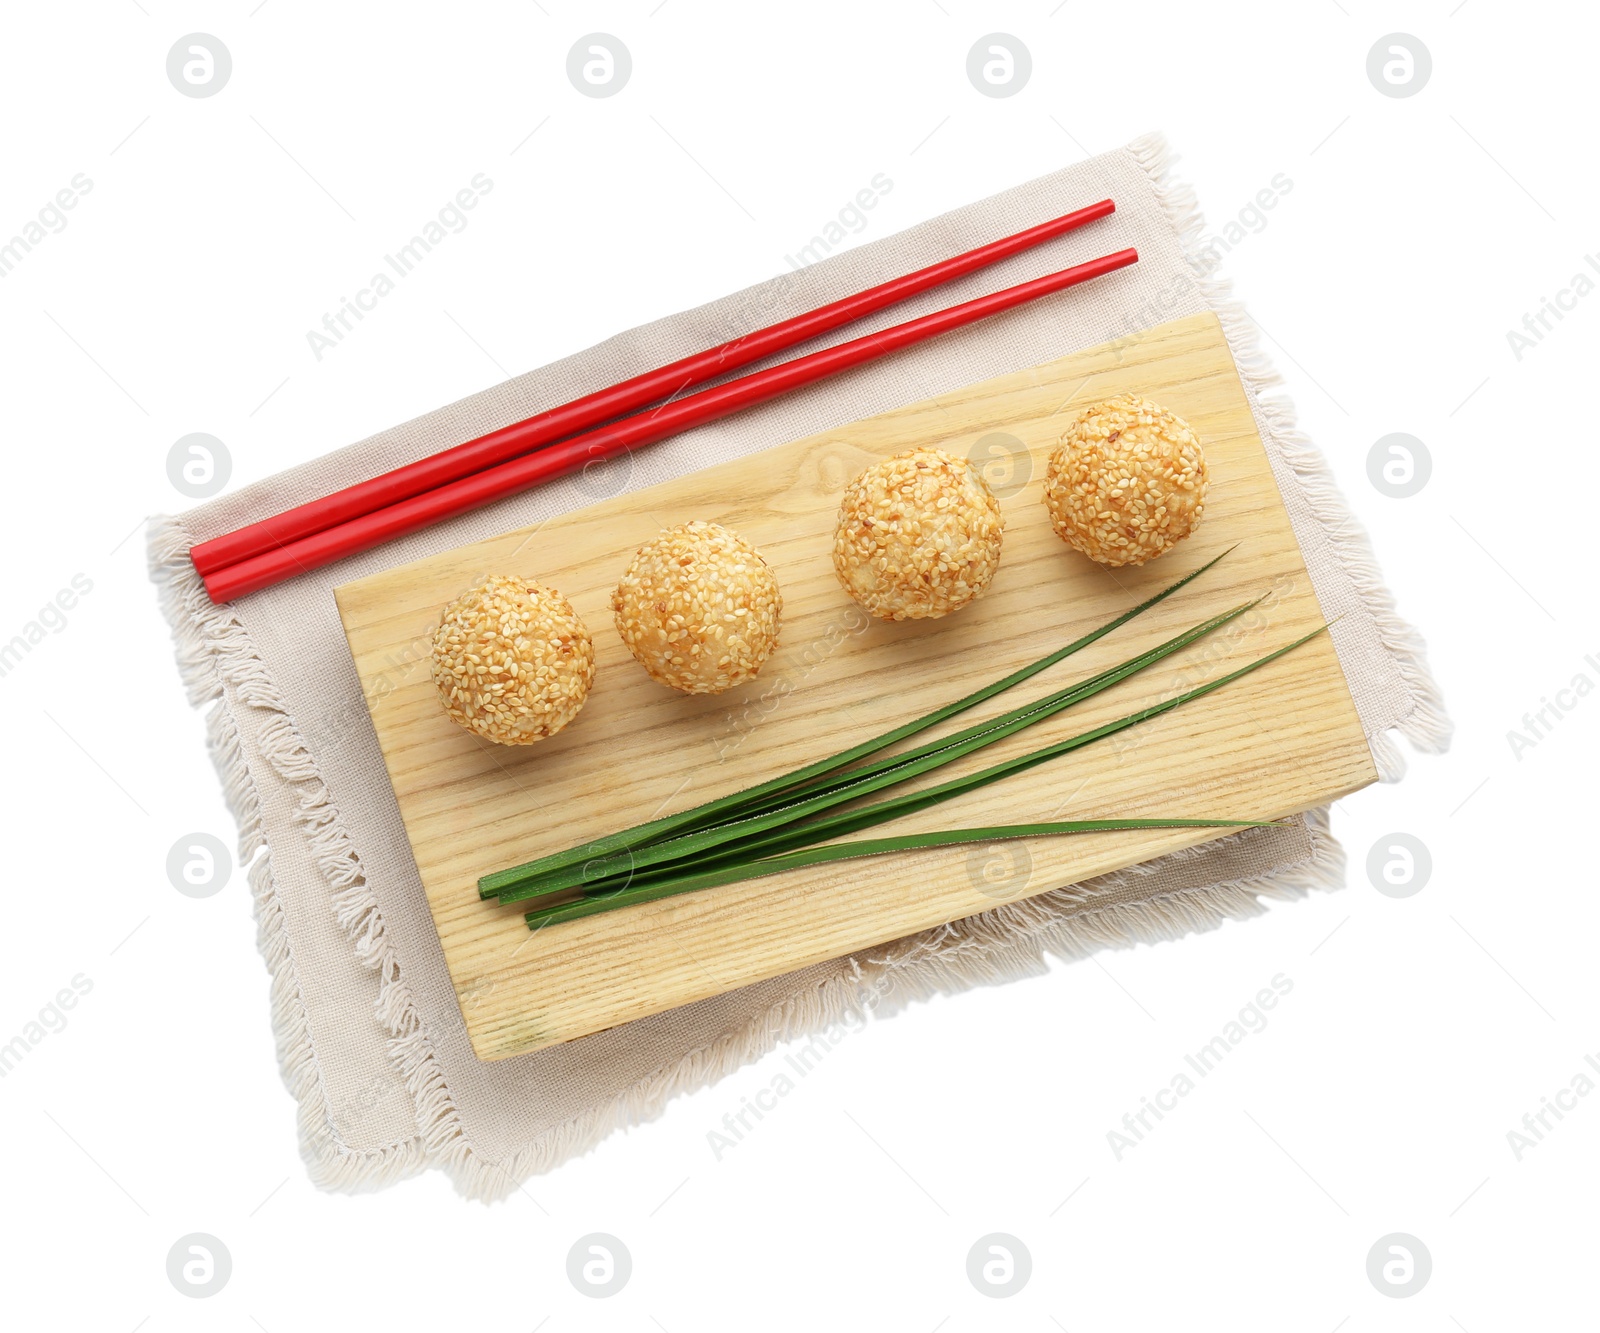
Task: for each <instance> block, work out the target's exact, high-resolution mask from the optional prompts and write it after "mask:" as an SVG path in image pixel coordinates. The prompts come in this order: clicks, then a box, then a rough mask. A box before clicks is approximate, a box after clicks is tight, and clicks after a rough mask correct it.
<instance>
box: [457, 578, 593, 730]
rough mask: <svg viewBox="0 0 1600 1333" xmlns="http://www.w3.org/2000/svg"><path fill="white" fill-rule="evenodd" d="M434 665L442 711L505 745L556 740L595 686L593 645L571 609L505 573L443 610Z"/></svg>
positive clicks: (555, 594)
mask: <svg viewBox="0 0 1600 1333" xmlns="http://www.w3.org/2000/svg"><path fill="white" fill-rule="evenodd" d="M431 661H432V668H433V683H434V684H435V685H437V686H438V687H439V697H440V699H441V700H442V701H443V702H444V710H445V712H447V713H448V714H450V716H451V718H452V719H453V720H454V721H456V722H459V723H460V724H461V725H462V726H463V727H465V728H466V729H467V730H468V731H470V732H472V733H473V734H474V735H478V736H482V737H483V738H484V739H485V740H491V741H498V742H499V743H500V744H501V745H531V744H532V743H533V742H534V741H538V740H543V739H544V738H545V737H546V736H554V735H555V734H556V732H558V731H560V730H561V728H562V727H564V726H566V725H567V723H569V722H570V721H572V719H573V718H575V717H576V716H577V715H578V710H579V709H580V708H582V707H583V702H584V700H585V699H587V698H588V697H589V687H590V686H591V685H593V684H594V641H593V640H592V639H590V637H589V631H588V630H587V629H585V628H584V625H583V621H581V620H580V619H578V613H577V612H576V611H574V610H573V609H572V603H571V602H569V601H567V599H566V598H565V597H563V596H562V595H561V594H560V593H559V592H557V591H556V590H555V589H554V588H549V587H546V586H545V585H544V584H542V583H535V582H534V581H533V580H532V579H522V578H515V577H513V576H511V575H508V574H498V575H495V576H493V577H491V578H488V579H485V580H484V581H483V582H482V583H480V584H479V585H478V586H477V587H476V588H473V589H472V590H471V591H470V592H467V593H463V594H462V595H461V596H460V597H458V598H456V600H455V601H453V602H451V603H450V605H449V606H447V607H445V610H444V616H443V618H442V619H441V620H440V621H439V628H438V629H436V630H434V632H433V654H432V659H431Z"/></svg>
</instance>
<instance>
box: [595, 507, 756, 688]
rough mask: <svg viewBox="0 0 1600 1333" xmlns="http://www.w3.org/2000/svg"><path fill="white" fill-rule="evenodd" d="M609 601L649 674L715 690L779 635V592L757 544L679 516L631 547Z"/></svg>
mask: <svg viewBox="0 0 1600 1333" xmlns="http://www.w3.org/2000/svg"><path fill="white" fill-rule="evenodd" d="M611 609H612V611H613V612H615V613H616V618H617V633H618V634H620V635H621V636H622V641H623V643H625V644H627V645H628V651H629V652H630V653H632V654H633V655H634V656H635V657H637V658H638V659H639V662H640V664H641V665H642V666H643V667H644V669H645V670H646V671H648V672H649V673H650V675H651V676H652V677H653V678H654V679H656V680H658V681H660V682H661V683H662V684H663V685H670V686H672V688H673V689H675V690H682V691H683V692H684V693H685V694H720V693H721V692H722V691H723V690H726V689H729V688H731V687H732V686H734V685H740V684H743V683H744V682H745V681H747V680H751V679H753V678H754V677H755V674H756V672H758V671H759V670H761V664H762V663H763V662H765V661H766V660H767V656H768V654H770V653H771V652H772V649H773V647H774V645H775V644H776V643H777V642H778V620H779V617H781V616H782V614H783V596H782V594H780V593H779V591H778V580H777V578H776V577H775V576H774V575H773V573H772V571H771V570H770V569H769V568H768V567H767V562H766V561H765V560H763V559H762V558H761V552H760V551H758V550H756V548H755V547H754V546H752V545H750V543H749V542H747V541H746V540H745V539H744V538H743V537H741V536H740V535H739V534H738V533H737V532H729V531H728V529H727V528H723V527H718V526H717V525H716V524H715V523H700V522H695V523H681V524H679V525H678V526H677V527H675V528H668V529H666V530H665V531H664V532H663V533H662V534H661V535H660V536H659V537H657V538H656V539H655V540H654V541H651V542H646V543H645V544H644V545H643V546H641V547H640V548H639V549H638V551H637V552H636V553H635V554H634V557H633V563H632V564H631V565H629V566H628V572H627V573H626V574H624V575H623V576H622V582H620V583H619V584H617V588H616V591H615V592H613V593H612V594H611Z"/></svg>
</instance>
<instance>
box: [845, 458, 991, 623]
mask: <svg viewBox="0 0 1600 1333" xmlns="http://www.w3.org/2000/svg"><path fill="white" fill-rule="evenodd" d="M1004 528H1005V523H1004V520H1003V519H1002V518H1001V516H1000V502H999V501H998V500H996V499H995V498H994V493H993V492H992V491H991V490H990V489H989V485H988V483H987V482H985V481H984V479H983V477H982V475H981V474H980V473H979V472H978V470H977V469H976V468H975V467H973V466H972V464H971V463H969V462H968V461H967V460H966V459H965V458H962V457H960V456H959V455H956V454H948V453H945V452H943V451H942V450H939V449H909V450H907V451H906V452H905V453H903V454H897V455H895V457H893V458H886V459H884V460H883V461H882V462H881V463H874V464H873V465H872V466H871V467H869V468H868V469H867V470H866V471H865V472H863V473H861V474H860V475H859V476H858V477H856V478H855V479H854V480H853V481H852V482H851V483H850V484H849V485H848V486H846V487H845V491H844V499H843V500H842V501H841V502H840V504H839V526H838V528H837V530H836V531H835V533H834V538H833V568H834V571H835V572H836V573H837V574H838V575H839V582H840V583H842V584H844V589H845V591H846V592H848V593H849V594H850V595H851V596H852V597H853V598H855V600H856V601H857V602H859V603H860V604H861V605H862V606H864V607H865V608H866V609H867V610H868V611H870V612H871V613H872V614H873V615H875V616H877V617H878V618H879V619H880V620H920V619H923V618H927V617H934V616H944V615H949V613H950V612H952V611H955V610H959V609H960V608H961V607H963V606H965V605H966V604H967V603H968V602H970V601H971V600H972V599H973V598H974V597H976V596H977V595H978V594H979V593H981V592H982V591H983V590H984V589H985V588H987V587H988V586H989V581H990V580H991V579H992V578H994V574H995V570H997V569H999V567H1000V539H1001V536H1002V534H1003V532H1004Z"/></svg>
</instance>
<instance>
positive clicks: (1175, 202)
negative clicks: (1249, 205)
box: [1127, 134, 1453, 782]
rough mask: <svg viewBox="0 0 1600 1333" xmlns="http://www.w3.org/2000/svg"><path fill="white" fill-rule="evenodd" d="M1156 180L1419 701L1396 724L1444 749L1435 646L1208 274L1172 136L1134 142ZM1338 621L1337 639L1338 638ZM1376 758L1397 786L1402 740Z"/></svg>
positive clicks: (1209, 299) (1423, 745)
mask: <svg viewBox="0 0 1600 1333" xmlns="http://www.w3.org/2000/svg"><path fill="white" fill-rule="evenodd" d="M1127 151H1128V152H1129V153H1130V154H1132V156H1133V158H1134V160H1135V161H1137V162H1138V164H1139V165H1140V166H1141V167H1143V168H1144V171H1145V174H1146V175H1147V176H1148V177H1149V178H1150V185H1151V188H1152V190H1153V191H1154V192H1155V197H1156V201H1157V202H1158V203H1159V204H1160V205H1161V208H1162V211H1163V212H1165V213H1166V215H1167V221H1168V222H1170V223H1171V224H1172V227H1173V230H1174V231H1176V232H1177V234H1178V244H1179V246H1180V247H1181V249H1182V250H1183V257H1184V260H1185V261H1186V262H1187V263H1188V265H1189V270H1190V272H1191V274H1193V276H1194V279H1195V288H1196V290H1197V291H1199V293H1200V294H1201V295H1202V296H1203V297H1205V300H1206V304H1207V305H1209V306H1210V307H1211V309H1212V311H1213V312H1214V313H1215V314H1216V316H1217V319H1218V321H1219V322H1220V323H1221V325H1222V332H1223V334H1224V336H1225V337H1226V338H1227V340H1228V346H1229V348H1230V349H1231V350H1232V352H1233V359H1234V363H1235V364H1236V365H1237V366H1238V368H1239V379H1240V380H1241V382H1242V383H1243V384H1244V388H1245V394H1246V396H1247V397H1248V398H1249V400H1250V405H1251V407H1252V408H1253V409H1254V410H1255V413H1256V415H1257V417H1258V419H1259V423H1260V424H1261V425H1262V426H1263V427H1264V428H1265V429H1266V431H1268V432H1270V434H1271V436H1272V438H1273V440H1274V441H1275V442H1276V443H1277V444H1278V445H1279V447H1280V450H1281V452H1282V455H1283V459H1284V461H1285V462H1286V463H1287V464H1288V465H1289V467H1290V468H1291V469H1292V470H1293V472H1294V474H1295V478H1296V480H1298V482H1299V483H1300V488H1301V490H1302V491H1303V492H1304V493H1305V497H1306V501H1307V503H1308V504H1310V506H1311V511H1312V513H1313V514H1315V515H1316V518H1317V523H1318V525H1319V526H1320V527H1321V528H1322V530H1323V531H1324V532H1326V533H1327V534H1328V540H1329V542H1330V543H1331V544H1332V545H1333V549H1334V551H1335V553H1336V554H1337V555H1338V558H1339V565H1340V567H1341V568H1343V569H1344V571H1345V572H1346V573H1347V574H1348V575H1349V576H1350V582H1351V584H1352V585H1353V587H1354V589H1355V591H1356V594H1357V595H1358V596H1359V597H1360V599H1361V603H1362V605H1363V606H1365V608H1366V609H1367V612H1368V614H1370V615H1371V617H1372V620H1373V624H1374V625H1375V627H1376V628H1377V631H1378V637H1379V639H1380V640H1381V641H1382V643H1383V646H1384V647H1385V648H1386V649H1388V651H1389V655H1390V656H1391V657H1392V658H1393V659H1394V662H1395V666H1396V668H1397V669H1398V671H1399V672H1400V677H1401V679H1402V680H1403V681H1404V682H1405V686H1406V690H1407V692H1408V694H1409V695H1410V698H1411V711H1410V712H1409V713H1408V714H1407V715H1406V716H1405V717H1403V718H1401V719H1400V720H1399V721H1398V722H1397V723H1396V724H1395V727H1394V729H1395V730H1396V731H1398V732H1399V733H1400V734H1401V735H1402V736H1404V737H1405V738H1406V740H1407V741H1409V742H1410V743H1411V745H1412V746H1413V747H1415V748H1416V749H1417V750H1419V751H1421V752H1423V753H1425V754H1443V753H1444V752H1445V751H1446V750H1447V749H1449V747H1450V737H1451V734H1452V731H1453V727H1452V724H1451V722H1450V718H1449V716H1448V715H1447V714H1446V713H1445V710H1444V698H1443V696H1442V695H1441V694H1440V693H1439V687H1438V685H1437V684H1436V683H1435V682H1434V679H1433V676H1432V674H1431V673H1430V672H1429V670H1428V653H1427V647H1426V645H1425V644H1424V643H1423V639H1422V635H1421V634H1420V633H1419V632H1418V631H1417V629H1416V627H1415V626H1413V625H1410V624H1408V623H1407V622H1406V621H1405V620H1403V619H1402V618H1401V616H1400V613H1399V611H1398V610H1397V609H1396V607H1395V601H1394V595H1393V594H1392V593H1391V592H1390V591H1389V589H1388V588H1387V587H1386V586H1385V584H1384V581H1383V574H1382V571H1380V570H1379V568H1378V561H1377V557H1376V556H1375V555H1374V554H1373V550H1372V542H1371V539H1370V538H1369V537H1368V536H1367V532H1366V529H1365V528H1363V527H1362V526H1361V524H1360V522H1359V521H1358V520H1357V519H1356V517H1355V515H1354V514H1353V513H1352V512H1351V510H1350V507H1349V506H1348V505H1347V504H1346V503H1345V500H1344V496H1343V494H1342V493H1341V492H1340V490H1339V484H1338V482H1336V481H1335V480H1334V477H1333V472H1332V471H1331V470H1330V469H1329V467H1328V460H1327V459H1326V458H1324V457H1323V456H1322V453H1321V451H1320V450H1319V449H1318V448H1317V447H1316V445H1314V444H1313V443H1312V442H1311V439H1310V437H1309V436H1308V435H1306V433H1305V432H1304V431H1302V430H1301V429H1300V423H1299V420H1298V419H1297V417H1296V416H1295V411H1294V405H1293V404H1292V403H1291V402H1290V400H1289V398H1288V396H1287V395H1286V394H1284V393H1282V392H1269V390H1275V389H1279V388H1281V386H1282V384H1283V377H1282V376H1281V375H1280V374H1279V373H1278V371H1277V369H1276V368H1275V367H1274V366H1273V364H1272V361H1271V359H1270V358H1269V357H1268V356H1267V354H1266V352H1265V350H1264V349H1263V348H1262V346H1261V340H1260V339H1259V338H1258V337H1257V336H1256V326H1255V324H1254V323H1253V322H1252V321H1251V319H1250V315H1249V312H1248V311H1246V309H1245V307H1244V303H1243V302H1242V301H1237V300H1235V299H1234V298H1233V283H1232V282H1231V281H1229V280H1228V279H1226V278H1222V277H1219V276H1217V275H1216V274H1215V273H1206V272H1204V270H1205V268H1206V267H1207V265H1206V264H1205V262H1204V256H1203V254H1202V251H1201V249H1200V245H1201V242H1202V241H1204V239H1205V234H1206V224H1205V216H1204V215H1203V214H1202V213H1201V212H1200V206H1199V201H1198V199H1197V197H1196V195H1195V191H1194V187H1193V186H1192V185H1189V184H1188V183H1186V182H1180V181H1179V180H1177V179H1176V177H1175V176H1174V174H1173V170H1172V168H1173V165H1174V160H1175V159H1174V155H1173V153H1172V150H1171V148H1170V147H1169V146H1168V144H1167V139H1166V136H1165V135H1164V134H1146V135H1144V136H1143V137H1142V138H1138V139H1135V140H1134V141H1133V142H1132V143H1130V144H1129V145H1128V147H1127ZM1338 638H1339V636H1338V627H1337V626H1335V627H1334V643H1335V645H1337V643H1338ZM1367 744H1368V745H1369V746H1371V748H1372V757H1373V761H1374V762H1375V763H1376V764H1377V766H1378V774H1379V777H1380V778H1381V779H1382V780H1383V781H1384V782H1398V781H1399V780H1400V779H1401V778H1402V777H1403V776H1404V775H1405V771H1406V761H1405V757H1404V755H1403V754H1402V753H1401V751H1400V748H1399V746H1397V745H1396V744H1395V743H1394V739H1393V738H1392V737H1391V736H1390V735H1389V734H1388V732H1386V731H1380V732H1376V733H1373V734H1371V735H1369V736H1368V737H1367Z"/></svg>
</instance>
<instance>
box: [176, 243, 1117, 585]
mask: <svg viewBox="0 0 1600 1333" xmlns="http://www.w3.org/2000/svg"><path fill="white" fill-rule="evenodd" d="M1138 258H1139V254H1138V252H1137V251H1136V250H1119V251H1117V252H1116V253H1115V254H1111V255H1104V256H1102V257H1101V258H1099V259H1091V260H1090V261H1089V262H1088V263H1086V264H1078V265H1076V266H1075V267H1073V268H1067V269H1062V270H1061V271H1060V272H1059V273H1051V274H1047V275H1046V276H1045V277H1042V278H1034V279H1033V280H1032V281H1030V282H1024V283H1019V284H1018V285H1017V286H1015V287H1007V288H1005V289H1004V290H1003V291H998V292H992V293H990V294H989V295H987V296H980V297H978V298H977V299H975V300H972V301H965V302H963V303H961V304H960V305H955V306H951V307H950V308H949V309H948V310H940V311H936V312H935V313H933V314H931V315H923V316H921V317H920V318H918V319H912V320H907V321H906V322H905V323H904V324H896V325H894V326H893V327H892V328H887V329H884V330H883V331H882V332H881V333H869V334H867V335H865V336H864V337H861V338H854V339H851V340H850V341H849V342H844V343H840V344H839V345H838V346H836V347H828V348H824V349H823V350H822V351H820V352H812V353H811V354H810V355H808V356H802V357H797V358H796V359H795V360H793V361H786V362H784V363H783V364H782V365H778V366H772V367H770V368H769V369H767V370H758V371H756V372H755V373H754V374H751V375H745V376H743V377H742V378H740V379H736V380H732V381H730V382H729V383H727V384H719V385H717V386H715V387H714V388H710V389H702V390H701V391H700V392H699V393H696V394H691V395H689V396H688V397H686V398H679V399H676V400H675V401H673V402H670V403H667V404H665V405H664V406H663V407H661V408H659V409H657V410H656V411H654V412H645V413H641V414H639V415H638V416H632V417H627V418H625V419H624V420H622V421H616V422H612V423H611V424H610V425H606V426H601V427H599V428H598V429H595V430H591V431H588V432H586V433H585V434H583V435H578V436H575V437H574V438H572V439H570V440H563V441H562V442H561V443H559V444H554V445H551V446H549V447H548V448H545V449H541V450H539V451H537V452H536V453H531V454H524V455H523V456H521V457H519V458H514V459H512V460H511V461H509V462H506V463H501V464H500V465H499V466H498V467H492V468H489V469H487V470H486V471H483V472H476V473H473V474H472V475H471V476H468V477H463V478H461V479H459V480H457V481H454V482H450V483H448V484H447V485H444V486H440V487H437V488H435V489H434V490H431V491H426V492H424V493H422V494H421V495H415V496H410V497H408V498H407V499H405V500H402V501H400V502H399V503H398V504H393V505H389V506H388V507H386V508H384V509H380V510H377V511H375V512H373V513H370V514H364V515H362V516H361V517H359V518H356V519H352V520H351V521H350V522H348V523H343V524H340V525H339V526H338V527H336V528H327V529H324V530H323V531H322V532H318V533H313V534H312V535H311V536H309V537H304V538H301V539H300V540H299V541H296V542H291V543H289V544H288V545H286V546H282V547H279V548H277V549H275V550H271V551H265V552H262V553H261V554H260V555H256V556H252V557H250V558H249V559H248V560H241V561H240V562H239V563H238V564H235V565H230V566H228V567H226V568H225V569H220V570H217V571H215V572H214V573H211V574H208V575H206V576H205V585H206V591H207V592H208V593H210V595H211V600H212V601H214V602H227V601H231V600H232V599H233V598H235V597H243V596H245V595H246V594H247V593H252V592H257V591H259V590H260V589H262V588H266V587H270V586H272V585H273V584H275V583H281V582H282V581H283V580H285V579H289V578H293V577H294V576H295V575H297V574H303V573H309V572H310V571H311V570H313V569H317V568H320V567H321V566H323V565H327V564H331V563H333V562H334V561H335V560H342V559H344V558H345V557H346V556H350V555H355V554H356V553H357V552H358V551H365V550H367V549H368V548H369V547H372V546H377V545H379V544H380V543H382V542H386V541H389V540H391V539H393V538H395V537H399V536H402V535H403V534H405V533H407V532H415V531H416V530H417V529H418V528H423V527H427V526H428V525H429V524H432V523H438V522H441V521H443V520H444V519H447V518H452V517H454V516H455V515H457V514H461V513H465V512H466V511H467V510H469V509H476V508H478V507H479V506H480V505H485V504H489V503H490V502H491V501H494V500H501V499H504V498H505V497H507V496H509V495H515V494H516V493H517V492H519V491H524V490H527V489H528V488H529V487H531V486H537V485H539V484H540V483H541V482H545V481H549V480H550V479H551V478H552V477H557V476H560V475H561V474H562V473H564V472H571V471H574V470H575V469H577V468H581V467H582V466H583V465H584V464H586V463H589V462H593V461H597V460H599V459H604V458H608V457H610V456H612V455H614V454H617V453H621V452H622V451H624V450H627V449H633V448H637V447H639V446H640V445H645V444H652V443H654V442H655V441H657V440H660V439H663V438H665V437H666V436H668V435H675V434H677V433H679V432H680V431H685V430H688V429H690V428H691V427H694V426H700V425H704V424H706V423H707V422H710V421H717V420H719V419H721V418H722V417H725V416H729V415H731V414H732V413H734V412H737V411H739V410H740V409H741V408H745V407H751V406H753V405H755V404H756V403H760V402H764V401H766V400H767V399H768V398H772V397H775V396H776V395H778V394H781V393H786V392H788V391H789V390H791V389H796V388H799V387H800V386H801V385H804V384H810V383H813V382H815V381H817V380H820V379H825V378H826V377H828V376H830V375H836V374H838V373H839V372H840V371H843V370H848V369H849V368H850V367H852V366H858V365H860V364H861V363H862V362H865V361H871V360H874V359H875V358H877V357H880V356H884V355H887V354H888V353H890V352H893V351H897V350H899V349H900V348H902V347H909V346H911V345H912V344H913V343H919V342H922V341H924V340H925V339H928V338H932V337H936V336H937V335H938V334H941V333H947V332H949V331H950V330H951V329H956V328H960V327H961V326H962V325H963V324H970V323H972V322H973V321H974V320H979V319H984V318H986V317H987V316H989V315H994V314H998V313H999V312H1000V311H1002V310H1009V309H1011V307H1013V306H1017V305H1021V304H1022V303H1023V302H1025V301H1031V300H1033V299H1034V298H1036V297H1040V296H1044V295H1047V294H1048V293H1050V292H1057V291H1061V290H1062V289H1063V288H1066V287H1073V286H1076V285H1077V284H1078V283H1080V282H1087V281H1088V280H1089V279H1090V278H1097V277H1099V276H1100V275H1102V274H1104V273H1110V272H1113V271H1114V270H1116V269H1119V268H1125V267H1127V266H1128V265H1129V264H1133V263H1136V262H1137V261H1138Z"/></svg>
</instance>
